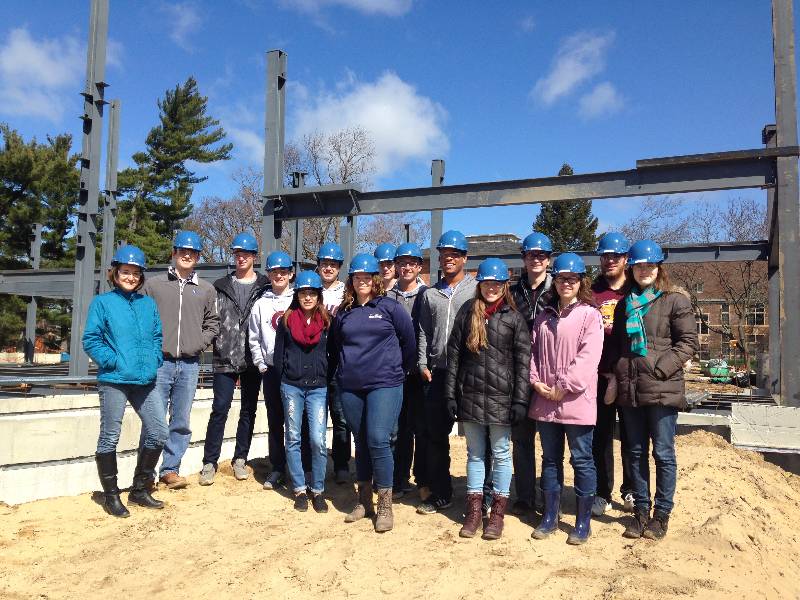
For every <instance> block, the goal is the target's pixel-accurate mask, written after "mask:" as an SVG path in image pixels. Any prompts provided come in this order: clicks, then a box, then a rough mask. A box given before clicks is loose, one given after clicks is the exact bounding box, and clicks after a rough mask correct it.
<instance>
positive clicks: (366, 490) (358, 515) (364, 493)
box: [344, 481, 375, 523]
mask: <svg viewBox="0 0 800 600" xmlns="http://www.w3.org/2000/svg"><path fill="white" fill-rule="evenodd" d="M374 514H375V506H374V505H373V504H372V482H371V481H359V482H358V504H356V507H355V508H354V509H353V510H351V511H350V513H349V514H348V515H347V516H345V518H344V522H345V523H354V522H355V521H358V520H359V519H363V518H364V517H372V516H373V515H374Z"/></svg>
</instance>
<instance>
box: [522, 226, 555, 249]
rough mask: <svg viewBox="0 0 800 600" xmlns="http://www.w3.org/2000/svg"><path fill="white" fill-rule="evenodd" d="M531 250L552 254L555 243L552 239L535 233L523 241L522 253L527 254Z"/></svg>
mask: <svg viewBox="0 0 800 600" xmlns="http://www.w3.org/2000/svg"><path fill="white" fill-rule="evenodd" d="M530 250H540V251H542V252H552V251H553V243H552V242H551V241H550V238H549V237H547V236H546V235H545V234H543V233H539V232H538V231H534V232H533V233H529V234H528V235H527V236H526V237H525V239H524V240H522V253H523V254H525V253H526V252H528V251H530Z"/></svg>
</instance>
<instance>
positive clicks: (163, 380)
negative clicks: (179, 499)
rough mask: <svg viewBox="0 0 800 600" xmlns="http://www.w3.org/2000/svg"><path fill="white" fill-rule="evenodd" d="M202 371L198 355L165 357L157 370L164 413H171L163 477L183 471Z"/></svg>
mask: <svg viewBox="0 0 800 600" xmlns="http://www.w3.org/2000/svg"><path fill="white" fill-rule="evenodd" d="M199 373H200V361H199V360H198V359H197V358H181V359H177V360H175V359H170V358H164V364H163V365H161V367H160V368H159V369H158V374H157V375H156V388H157V389H158V392H159V395H160V396H161V400H162V402H163V403H164V414H166V415H168V416H169V434H168V435H167V443H166V444H164V452H163V454H162V456H161V468H160V469H159V475H160V476H163V475H164V474H166V473H178V472H180V468H181V459H182V458H183V455H184V454H186V449H187V448H188V447H189V442H191V441H192V430H191V429H190V428H189V418H190V416H191V414H192V402H193V401H194V393H195V391H197V376H198V375H199ZM143 435H144V434H143Z"/></svg>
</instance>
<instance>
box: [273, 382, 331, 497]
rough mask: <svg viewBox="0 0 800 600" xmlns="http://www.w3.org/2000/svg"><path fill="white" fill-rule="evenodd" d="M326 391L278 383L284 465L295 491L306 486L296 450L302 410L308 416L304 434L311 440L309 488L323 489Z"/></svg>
mask: <svg viewBox="0 0 800 600" xmlns="http://www.w3.org/2000/svg"><path fill="white" fill-rule="evenodd" d="M327 391H328V390H327V388H324V387H321V388H311V389H303V388H299V387H295V386H293V385H289V384H288V383H281V398H282V399H283V414H284V424H285V432H286V434H285V435H286V465H287V467H288V471H289V477H290V478H291V482H292V489H293V490H294V492H295V493H297V492H302V491H304V490H305V489H306V479H305V472H304V470H303V460H302V458H301V452H300V440H301V432H302V430H303V411H305V414H306V417H307V419H308V432H309V435H308V437H309V441H310V442H311V475H312V481H311V491H312V492H313V493H315V494H321V493H322V491H323V490H324V489H325V468H326V466H327V464H328V450H327V448H325V434H326V431H327V429H328V407H327V403H326V396H327Z"/></svg>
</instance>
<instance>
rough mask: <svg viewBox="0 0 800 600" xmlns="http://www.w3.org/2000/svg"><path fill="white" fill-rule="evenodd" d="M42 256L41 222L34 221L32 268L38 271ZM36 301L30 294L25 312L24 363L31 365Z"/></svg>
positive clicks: (34, 341) (34, 339) (34, 337)
mask: <svg viewBox="0 0 800 600" xmlns="http://www.w3.org/2000/svg"><path fill="white" fill-rule="evenodd" d="M41 258H42V224H41V223H36V224H35V225H34V226H33V241H32V242H31V261H32V262H33V270H34V271H38V270H39V265H40V264H41ZM37 308H38V303H37V301H36V297H35V296H31V299H30V300H29V301H28V308H27V311H26V314H25V345H24V351H25V364H28V365H32V364H33V358H34V353H35V352H36V309H37Z"/></svg>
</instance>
